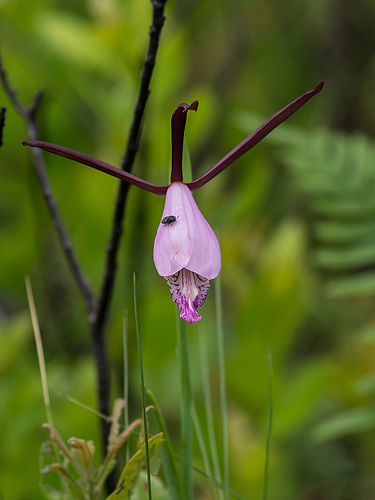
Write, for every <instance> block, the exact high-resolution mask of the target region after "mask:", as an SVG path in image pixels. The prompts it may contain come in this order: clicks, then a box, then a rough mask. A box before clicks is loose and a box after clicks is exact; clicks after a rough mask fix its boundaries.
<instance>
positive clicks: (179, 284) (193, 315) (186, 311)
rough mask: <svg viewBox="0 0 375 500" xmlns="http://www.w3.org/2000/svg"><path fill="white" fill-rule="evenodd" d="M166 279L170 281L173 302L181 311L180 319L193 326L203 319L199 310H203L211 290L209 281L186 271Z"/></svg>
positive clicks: (183, 270)
mask: <svg viewBox="0 0 375 500" xmlns="http://www.w3.org/2000/svg"><path fill="white" fill-rule="evenodd" d="M165 279H166V280H167V281H168V285H169V290H170V292H171V295H172V300H173V302H176V304H177V306H178V309H179V311H180V318H181V319H184V320H186V321H188V322H189V323H191V324H193V323H196V322H197V321H199V320H200V319H202V316H199V314H198V311H197V308H198V307H199V308H201V307H202V306H203V304H204V302H205V300H206V297H207V293H208V290H209V288H210V282H209V280H207V279H205V278H203V277H202V276H198V275H197V274H195V273H192V272H191V271H187V270H186V269H182V271H180V272H178V273H176V274H173V275H172V276H167V277H166V278H165Z"/></svg>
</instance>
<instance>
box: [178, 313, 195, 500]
mask: <svg viewBox="0 0 375 500" xmlns="http://www.w3.org/2000/svg"><path fill="white" fill-rule="evenodd" d="M183 323H184V325H183V326H182V321H181V320H180V319H178V321H177V336H178V347H179V349H178V352H179V357H180V376H181V483H182V490H183V492H184V493H185V500H192V499H193V425H192V391H191V381H190V361H189V337H188V329H187V324H186V322H183Z"/></svg>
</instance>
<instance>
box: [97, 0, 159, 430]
mask: <svg viewBox="0 0 375 500" xmlns="http://www.w3.org/2000/svg"><path fill="white" fill-rule="evenodd" d="M166 1H167V0H161V1H157V0H153V1H152V5H153V20H152V26H151V28H150V32H149V34H150V39H149V45H148V50H147V56H146V60H145V62H144V66H143V71H142V75H141V84H140V89H139V94H138V100H137V104H136V106H135V109H134V116H133V122H132V126H131V129H130V132H129V136H128V141H127V146H126V150H125V155H124V158H123V161H122V164H121V168H122V169H123V170H125V171H126V172H129V173H130V172H131V170H132V167H133V164H134V160H135V156H136V153H137V150H138V144H139V137H140V129H141V123H142V118H143V114H144V110H145V107H146V102H147V98H148V96H149V94H150V88H149V87H150V81H151V77H152V73H153V69H154V66H155V61H156V54H157V50H158V45H159V39H160V34H161V30H162V28H163V25H164V20H165V18H164V7H165V4H166ZM128 191H129V184H127V183H125V182H121V184H120V186H119V190H118V193H117V198H116V206H115V212H114V216H113V222H112V230H111V235H110V239H109V243H108V245H107V256H106V263H105V270H104V275H103V282H102V286H101V291H100V295H99V299H98V305H97V308H96V315H95V318H94V319H93V323H92V329H93V335H94V338H95V342H96V343H97V348H98V352H99V351H100V349H101V346H102V345H103V344H104V327H105V322H106V318H107V314H108V309H109V305H110V302H111V298H112V292H113V286H114V283H115V277H116V269H117V253H118V249H119V245H120V240H121V236H122V231H123V228H122V225H123V218H124V212H125V205H126V200H127V195H128ZM101 361H102V363H103V371H99V380H98V386H99V400H100V408H99V410H100V411H101V412H102V413H105V414H107V411H106V410H107V408H108V402H109V381H108V379H107V373H108V370H106V369H104V368H105V366H106V360H105V359H104V358H103V359H102V360H101ZM108 432H109V424H108V423H107V422H105V421H102V435H103V439H104V436H107V435H108Z"/></svg>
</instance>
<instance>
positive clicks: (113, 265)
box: [0, 0, 167, 453]
mask: <svg viewBox="0 0 375 500" xmlns="http://www.w3.org/2000/svg"><path fill="white" fill-rule="evenodd" d="M151 2H152V6H153V19H152V25H151V28H150V31H149V35H150V37H149V45H148V50H147V55H146V59H145V62H144V66H143V71H142V75H141V82H140V88H139V94H138V99H137V103H136V106H135V109H134V116H133V121H132V126H131V129H130V132H129V136H128V141H127V146H126V149H125V154H124V157H123V161H122V165H121V166H122V169H123V170H124V171H126V172H131V170H132V167H133V164H134V160H135V156H136V153H137V150H138V145H139V138H140V130H141V123H142V118H143V115H144V110H145V107H146V102H147V99H148V96H149V94H150V81H151V77H152V73H153V70H154V67H155V61H156V55H157V51H158V47H159V40H160V35H161V31H162V28H163V25H164V21H165V17H164V8H165V4H166V2H167V0H151ZM0 81H1V84H2V86H3V88H4V90H5V92H6V94H7V95H8V97H9V99H10V101H11V102H12V104H13V106H14V107H15V109H16V110H17V111H18V112H19V113H20V115H21V116H22V117H23V119H24V121H25V123H26V126H27V132H28V135H29V138H30V140H31V141H37V140H38V130H37V125H36V114H37V111H38V109H39V106H40V103H41V98H42V94H41V93H40V92H38V93H37V94H36V95H35V98H34V102H33V103H32V105H31V106H30V107H29V108H27V107H25V106H24V105H23V104H22V103H21V101H20V100H19V99H18V97H17V94H16V92H15V90H14V89H13V88H12V87H11V86H10V84H9V82H8V79H7V75H6V73H5V70H4V68H3V65H2V61H1V57H0ZM1 113H2V114H1V115H0V118H1V117H2V119H3V117H4V112H3V111H2V112H1ZM0 125H1V123H0ZM0 130H1V129H0ZM32 154H33V163H34V167H35V171H36V174H37V177H38V181H39V184H40V187H41V190H42V193H43V196H44V200H45V203H46V205H47V207H48V210H49V212H50V215H51V218H52V221H53V224H54V226H55V229H56V231H57V234H58V238H59V241H60V245H61V247H62V249H63V251H64V255H65V258H66V260H67V262H68V265H69V268H70V269H71V272H72V274H73V276H74V279H75V281H76V283H77V285H78V287H79V289H80V291H81V294H82V296H83V299H84V301H85V304H86V309H87V313H88V318H89V324H90V330H91V337H92V343H93V351H94V357H95V363H96V371H97V384H98V407H99V411H100V412H101V413H103V414H105V415H108V414H109V398H110V379H109V369H108V360H107V355H106V346H105V340H104V329H105V323H106V318H107V315H108V309H109V305H110V302H111V298H112V293H113V287H114V282H115V277H116V270H117V254H118V249H119V245H120V240H121V236H122V224H123V218H124V212H125V205H126V200H127V195H128V189H129V185H128V184H126V183H125V182H121V184H120V187H119V190H118V194H117V198H116V205H115V211H114V216H113V223H112V230H111V235H110V239H109V243H108V246H107V254H106V262H105V267H104V275H103V282H102V286H101V289H100V294H99V298H98V300H97V303H95V297H94V294H93V292H92V289H91V287H90V284H89V283H88V281H87V279H86V278H85V276H84V274H83V272H82V270H81V268H80V266H79V264H78V261H77V259H76V257H75V254H74V252H73V248H72V245H71V242H70V239H69V238H68V235H67V231H66V229H65V226H64V224H63V220H62V218H61V215H60V213H59V210H58V207H57V203H56V200H55V198H54V195H53V192H52V188H51V185H50V182H49V179H48V176H47V172H46V169H45V165H44V161H43V157H42V152H41V150H40V149H38V148H33V150H32ZM108 434H109V423H108V422H106V421H105V420H102V421H101V437H102V446H103V453H105V448H106V444H107V438H108Z"/></svg>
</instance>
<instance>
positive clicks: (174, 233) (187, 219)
mask: <svg viewBox="0 0 375 500" xmlns="http://www.w3.org/2000/svg"><path fill="white" fill-rule="evenodd" d="M170 216H173V217H175V218H176V220H175V221H174V222H171V223H169V224H162V223H160V225H159V228H158V231H157V233H156V238H155V243H154V262H155V266H156V270H157V271H158V273H159V274H160V276H164V277H166V276H170V275H173V274H176V273H177V272H178V271H180V270H181V269H183V268H186V269H188V270H189V271H192V272H194V273H196V274H199V275H200V276H203V277H204V278H207V279H213V278H216V276H217V275H218V274H219V272H220V268H221V254H220V246H219V242H218V240H217V238H216V236H215V233H214V232H213V230H212V228H211V226H210V225H209V224H208V222H207V221H206V219H205V218H204V217H203V215H202V213H201V212H200V210H199V208H198V206H197V204H196V203H195V201H194V198H193V195H192V194H191V192H190V189H189V188H188V187H187V186H186V185H185V184H183V183H181V182H173V183H172V184H171V185H170V186H169V188H168V190H167V194H166V201H165V206H164V211H163V216H162V220H163V219H164V217H170Z"/></svg>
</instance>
